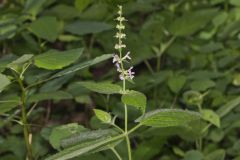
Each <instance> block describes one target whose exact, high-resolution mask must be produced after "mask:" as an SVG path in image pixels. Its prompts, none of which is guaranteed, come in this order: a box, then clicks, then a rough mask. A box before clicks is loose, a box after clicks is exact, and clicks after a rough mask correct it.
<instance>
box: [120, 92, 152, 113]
mask: <svg viewBox="0 0 240 160" xmlns="http://www.w3.org/2000/svg"><path fill="white" fill-rule="evenodd" d="M122 102H123V103H124V104H126V105H130V106H133V107H136V108H137V109H139V110H140V111H141V112H142V113H144V112H145V109H146V105H147V98H146V96H145V95H144V94H143V93H141V92H138V91H133V90H131V91H127V93H125V94H123V95H122Z"/></svg>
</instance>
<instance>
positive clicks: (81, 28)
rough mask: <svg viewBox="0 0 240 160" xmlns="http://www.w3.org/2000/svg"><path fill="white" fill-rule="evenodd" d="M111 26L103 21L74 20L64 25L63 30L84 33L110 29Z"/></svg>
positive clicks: (78, 33)
mask: <svg viewBox="0 0 240 160" xmlns="http://www.w3.org/2000/svg"><path fill="white" fill-rule="evenodd" d="M111 28H112V26H111V25H109V24H106V23H104V22H94V21H93V22H92V21H76V22H74V23H71V24H69V25H67V26H66V27H65V31H67V32H70V33H73V34H77V35H85V34H89V33H99V32H103V31H106V30H109V29H111Z"/></svg>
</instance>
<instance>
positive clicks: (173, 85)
mask: <svg viewBox="0 0 240 160" xmlns="http://www.w3.org/2000/svg"><path fill="white" fill-rule="evenodd" d="M186 80H187V79H186V77H185V76H183V75H179V76H173V77H170V79H169V80H168V86H169V88H170V89H171V91H173V92H174V93H178V92H179V91H180V90H181V89H182V87H183V86H184V84H185V83H186Z"/></svg>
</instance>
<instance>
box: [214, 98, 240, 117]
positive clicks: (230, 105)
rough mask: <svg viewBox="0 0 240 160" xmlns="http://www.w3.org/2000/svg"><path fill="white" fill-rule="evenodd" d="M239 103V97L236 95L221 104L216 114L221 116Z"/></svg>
mask: <svg viewBox="0 0 240 160" xmlns="http://www.w3.org/2000/svg"><path fill="white" fill-rule="evenodd" d="M239 105H240V97H236V98H235V99H233V100H231V101H229V102H228V103H227V104H225V105H223V106H222V107H220V108H219V109H218V110H217V114H218V115H219V116H220V117H221V118H222V117H224V116H225V115H227V114H228V113H229V112H231V111H232V110H233V109H234V108H236V107H238V106H239Z"/></svg>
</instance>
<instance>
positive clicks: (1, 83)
mask: <svg viewBox="0 0 240 160" xmlns="http://www.w3.org/2000/svg"><path fill="white" fill-rule="evenodd" d="M10 83H11V82H10V80H9V79H8V78H7V76H5V75H4V74H0V93H1V92H2V91H3V90H4V88H5V87H7V86H8V85H9V84H10Z"/></svg>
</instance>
